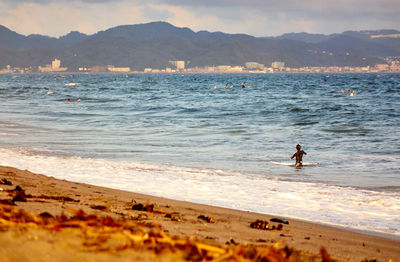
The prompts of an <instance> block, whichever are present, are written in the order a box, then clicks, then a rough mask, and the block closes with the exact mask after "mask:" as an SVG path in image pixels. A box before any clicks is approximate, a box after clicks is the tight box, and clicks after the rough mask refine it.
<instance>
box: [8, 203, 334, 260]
mask: <svg viewBox="0 0 400 262" xmlns="http://www.w3.org/2000/svg"><path fill="white" fill-rule="evenodd" d="M66 210H67V211H68V212H70V213H71V214H72V216H69V217H68V216H66V215H65V214H64V213H62V214H61V215H60V216H52V215H51V214H49V213H47V212H43V213H41V214H40V215H35V214H33V213H30V212H27V211H25V210H22V209H17V208H13V207H11V206H5V205H0V232H4V231H6V230H10V229H14V230H15V229H20V230H21V232H29V229H34V230H35V231H37V230H43V231H49V232H51V234H57V233H58V232H60V231H63V230H65V229H68V230H69V231H72V230H73V231H75V232H80V233H79V234H76V237H78V238H81V239H82V242H81V243H82V246H81V248H83V249H84V250H87V251H91V252H110V253H113V254H115V253H116V252H119V251H123V250H128V249H131V250H135V251H137V252H139V253H140V252H143V251H145V250H146V252H153V253H154V254H155V255H156V257H159V258H163V257H165V256H167V255H169V254H171V255H173V257H174V258H178V259H176V260H179V261H208V260H213V261H216V260H218V261H280V262H298V261H315V259H317V257H318V255H317V254H314V255H313V254H310V253H307V252H301V251H296V250H294V249H292V248H289V247H288V246H285V245H283V244H282V245H279V247H278V246H275V245H274V246H266V245H263V246H258V245H247V244H237V243H236V242H235V241H234V240H233V239H232V240H230V243H231V244H233V245H229V246H226V245H212V244H206V243H203V242H202V241H201V240H199V239H195V238H193V237H179V236H174V237H171V236H169V235H168V234H167V233H165V231H163V230H162V229H161V228H160V227H159V226H158V225H156V224H154V223H143V222H140V221H133V220H132V219H126V218H120V219H115V218H112V217H110V216H106V217H101V216H98V215H91V214H87V213H85V212H83V211H82V210H74V209H72V208H67V209H66ZM28 234H29V233H28ZM42 237H44V234H42ZM32 240H35V238H33V239H32ZM322 252H324V253H323V254H322ZM321 256H322V257H323V258H327V259H326V260H323V261H327V262H331V261H332V260H328V259H330V258H329V255H328V254H327V253H326V251H325V250H324V251H321ZM312 259H314V260H312Z"/></svg>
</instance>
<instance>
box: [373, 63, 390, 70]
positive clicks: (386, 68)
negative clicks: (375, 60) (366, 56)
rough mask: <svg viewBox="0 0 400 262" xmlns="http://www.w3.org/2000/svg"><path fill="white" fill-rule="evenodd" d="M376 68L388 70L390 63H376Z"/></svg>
mask: <svg viewBox="0 0 400 262" xmlns="http://www.w3.org/2000/svg"><path fill="white" fill-rule="evenodd" d="M375 69H376V70H378V71H386V70H388V69H389V65H388V64H376V65H375Z"/></svg>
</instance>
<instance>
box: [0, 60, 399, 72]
mask: <svg viewBox="0 0 400 262" xmlns="http://www.w3.org/2000/svg"><path fill="white" fill-rule="evenodd" d="M385 61H386V63H384V64H375V65H374V66H360V67H351V66H344V67H339V66H328V67H320V66H319V67H316V66H306V67H299V68H292V67H286V66H285V62H282V61H275V62H273V63H271V65H269V66H266V65H264V64H260V63H257V62H246V63H245V65H244V66H242V65H217V66H214V65H212V66H204V67H187V65H188V64H190V62H189V63H188V62H186V61H183V60H177V61H169V66H167V67H166V68H164V69H155V68H150V67H149V68H145V69H144V70H143V71H134V70H132V69H131V68H130V67H118V66H114V65H108V66H93V67H84V66H82V67H79V68H78V70H68V68H67V67H62V66H61V60H60V59H57V58H55V59H54V60H53V61H51V64H47V65H45V66H37V67H27V68H20V67H12V66H11V65H7V66H6V67H5V68H3V69H0V74H9V73H15V74H24V73H94V74H95V73H189V74H191V73H192V74H197V73H199V74H201V73H213V74H235V73H236V74H238V73H254V74H267V73H399V72H400V57H389V58H386V59H385Z"/></svg>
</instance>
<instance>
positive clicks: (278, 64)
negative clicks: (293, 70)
mask: <svg viewBox="0 0 400 262" xmlns="http://www.w3.org/2000/svg"><path fill="white" fill-rule="evenodd" d="M271 67H272V68H273V69H279V70H281V69H283V68H284V67H285V62H280V61H275V62H272V64H271Z"/></svg>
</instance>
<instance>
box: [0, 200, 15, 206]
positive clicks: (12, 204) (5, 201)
mask: <svg viewBox="0 0 400 262" xmlns="http://www.w3.org/2000/svg"><path fill="white" fill-rule="evenodd" d="M0 204H2V205H8V206H15V203H14V201H13V200H12V199H0Z"/></svg>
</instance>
